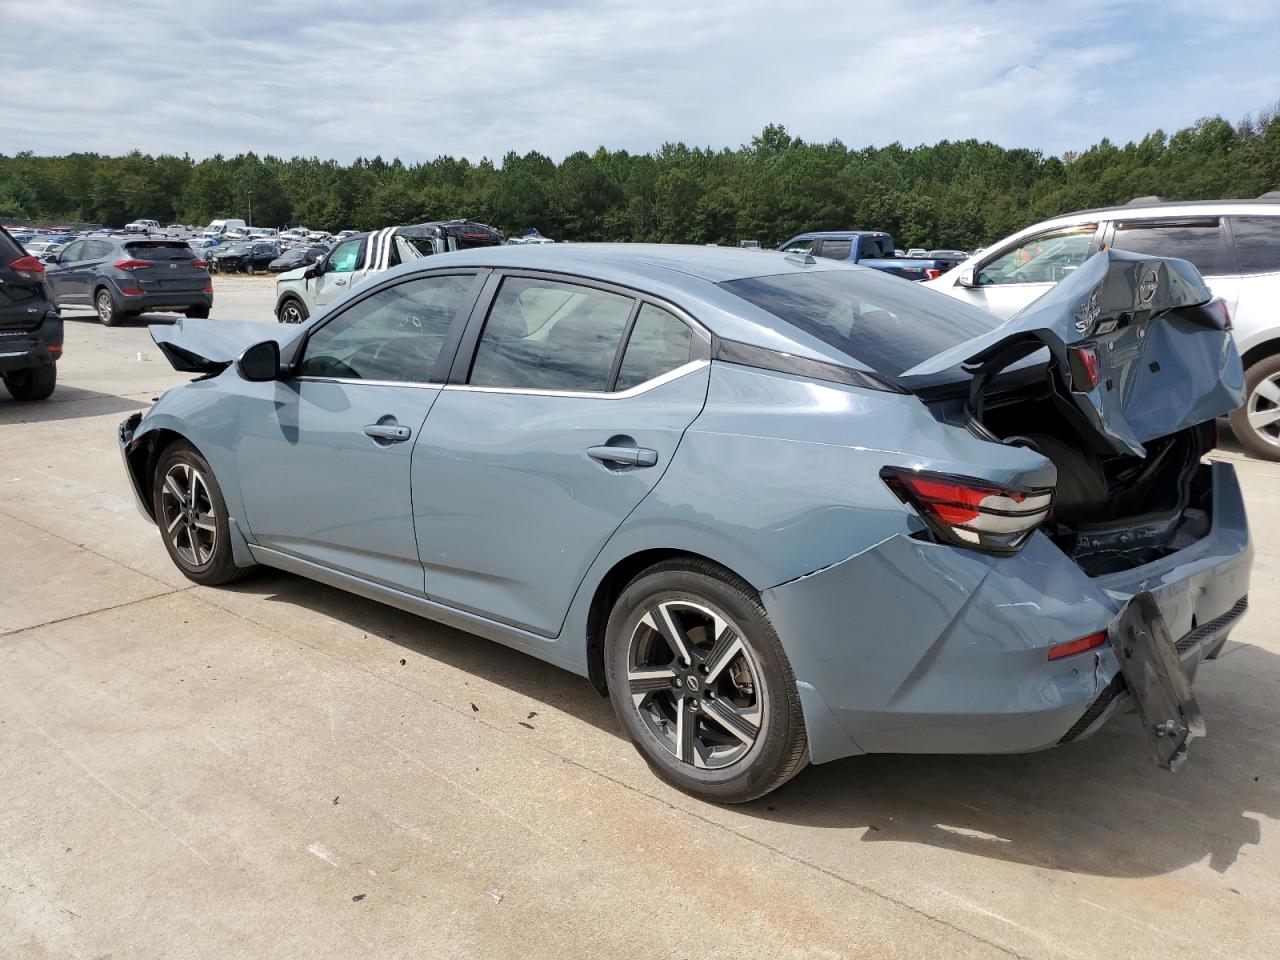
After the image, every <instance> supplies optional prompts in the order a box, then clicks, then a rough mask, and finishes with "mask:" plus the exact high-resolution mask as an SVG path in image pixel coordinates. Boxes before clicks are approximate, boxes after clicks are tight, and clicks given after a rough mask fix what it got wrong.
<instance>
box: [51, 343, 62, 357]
mask: <svg viewBox="0 0 1280 960" xmlns="http://www.w3.org/2000/svg"><path fill="white" fill-rule="evenodd" d="M48 350H49V352H50V353H51V354H53V355H54V356H55V357H56V356H58V355H59V354H60V353H62V344H60V343H51V344H48Z"/></svg>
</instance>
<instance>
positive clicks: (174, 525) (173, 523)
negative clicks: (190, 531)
mask: <svg viewBox="0 0 1280 960" xmlns="http://www.w3.org/2000/svg"><path fill="white" fill-rule="evenodd" d="M181 522H182V512H181V511H179V512H177V513H175V514H174V515H173V519H172V520H170V521H169V526H168V527H166V528H165V532H166V533H169V534H172V533H173V532H174V530H176V529H177V526H178V524H180V523H181Z"/></svg>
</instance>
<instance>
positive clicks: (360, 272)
mask: <svg viewBox="0 0 1280 960" xmlns="http://www.w3.org/2000/svg"><path fill="white" fill-rule="evenodd" d="M502 242H503V237H502V234H501V233H499V232H498V231H497V230H495V229H494V228H493V227H490V226H487V225H486V224H483V223H475V222H473V221H471V220H447V221H433V222H431V223H415V224H411V225H407V226H400V227H387V228H385V229H383V230H374V231H373V232H371V233H358V234H356V235H355V236H353V237H348V238H347V239H346V240H343V241H342V242H341V243H339V244H337V245H336V246H335V247H334V248H333V249H332V250H330V251H329V252H328V253H327V254H326V255H325V256H323V257H321V258H320V259H319V260H317V261H316V262H315V263H313V264H311V265H310V266H309V267H299V268H298V269H297V270H290V271H288V272H287V273H282V274H280V276H279V277H277V278H276V319H277V320H279V321H280V322H281V323H302V322H303V321H304V320H306V319H307V318H308V317H310V316H311V315H312V314H313V313H315V312H316V311H317V310H319V309H320V308H321V307H323V306H324V305H325V304H327V303H329V302H330V301H332V300H335V299H337V298H338V297H340V296H342V295H343V294H344V293H347V292H348V291H349V290H352V289H353V288H355V287H357V286H359V285H360V284H361V283H363V282H364V281H365V280H367V279H368V278H369V277H371V276H374V275H375V274H379V273H382V272H383V271H384V270H389V269H391V268H392V267H394V266H397V265H399V264H401V263H407V262H408V261H410V260H419V259H421V258H422V257H428V256H431V255H433V254H437V253H447V252H448V251H450V250H465V249H467V248H470V247H493V246H498V245H499V244H501V243H502Z"/></svg>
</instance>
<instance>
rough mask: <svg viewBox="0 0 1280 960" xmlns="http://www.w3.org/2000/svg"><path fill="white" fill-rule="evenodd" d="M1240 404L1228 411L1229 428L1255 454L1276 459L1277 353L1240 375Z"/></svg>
mask: <svg viewBox="0 0 1280 960" xmlns="http://www.w3.org/2000/svg"><path fill="white" fill-rule="evenodd" d="M1244 396H1245V400H1244V405H1243V406H1242V407H1240V408H1239V409H1238V410H1233V411H1231V430H1232V432H1233V433H1234V434H1235V435H1236V439H1237V440H1239V441H1240V445H1241V446H1242V447H1244V448H1245V449H1246V450H1247V451H1249V453H1251V454H1253V455H1254V456H1255V457H1261V458H1262V459H1264V460H1280V355H1278V356H1274V357H1267V358H1266V359H1265V360H1259V361H1258V362H1257V363H1255V364H1254V365H1253V366H1251V367H1250V368H1249V369H1248V370H1246V371H1245V374H1244Z"/></svg>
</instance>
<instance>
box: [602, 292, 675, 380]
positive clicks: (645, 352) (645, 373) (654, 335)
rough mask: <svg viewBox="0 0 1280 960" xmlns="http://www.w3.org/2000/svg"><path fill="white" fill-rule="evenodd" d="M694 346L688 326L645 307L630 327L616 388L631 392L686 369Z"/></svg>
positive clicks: (662, 311)
mask: <svg viewBox="0 0 1280 960" xmlns="http://www.w3.org/2000/svg"><path fill="white" fill-rule="evenodd" d="M692 346H693V331H692V330H690V329H689V327H688V326H687V325H686V324H685V323H683V322H682V321H680V320H678V319H677V318H676V317H674V316H672V315H671V314H670V313H668V312H667V311H666V310H663V309H662V308H661V307H655V306H653V305H652V304H649V303H646V304H644V305H643V306H642V307H641V308H640V312H639V313H638V314H637V315H636V324H635V326H634V327H632V328H631V337H630V339H628V340H627V350H626V352H625V353H624V354H623V355H622V367H621V368H620V369H619V370H618V383H617V386H615V387H614V389H615V390H629V389H630V388H631V387H634V386H637V385H638V384H641V383H644V382H645V381H646V380H652V379H653V378H654V377H660V376H662V375H663V374H664V373H667V372H668V371H670V370H674V369H675V368H676V367H679V366H683V365H684V364H686V363H688V362H689V353H690V350H691V348H692Z"/></svg>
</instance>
